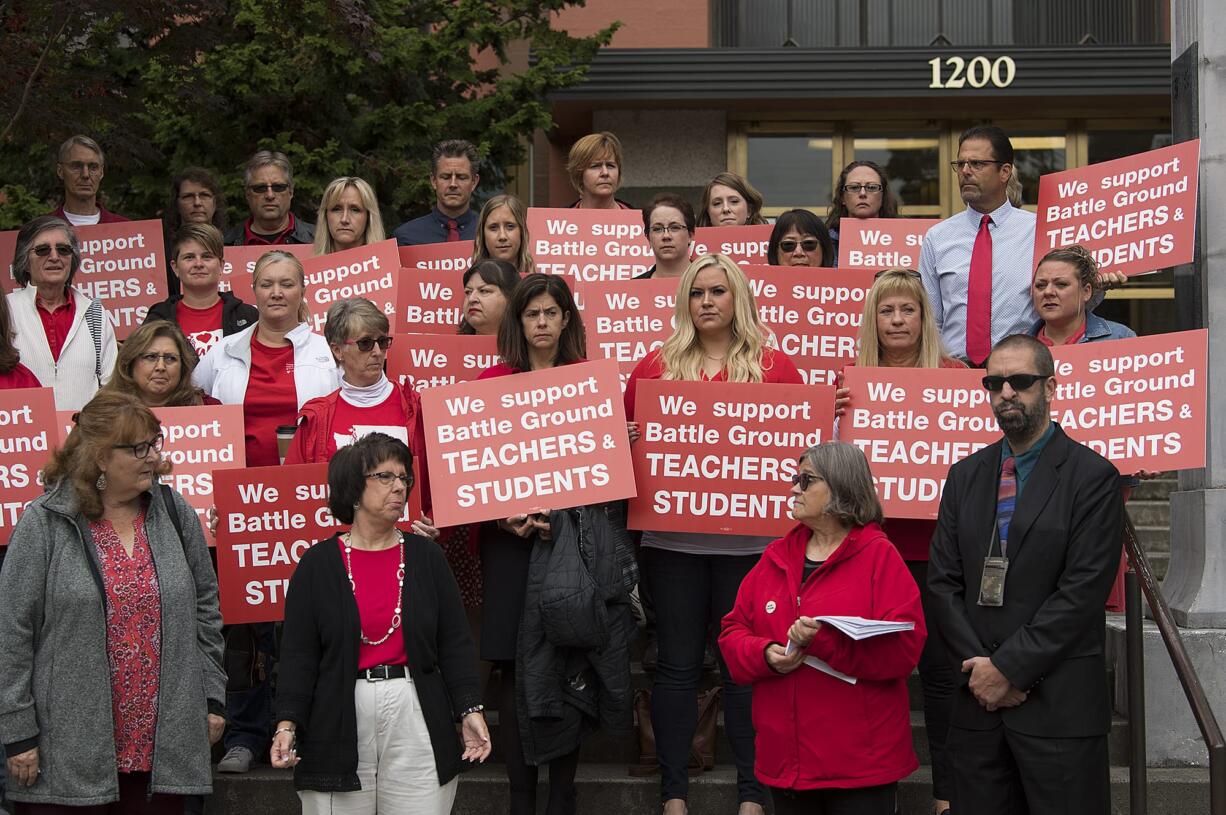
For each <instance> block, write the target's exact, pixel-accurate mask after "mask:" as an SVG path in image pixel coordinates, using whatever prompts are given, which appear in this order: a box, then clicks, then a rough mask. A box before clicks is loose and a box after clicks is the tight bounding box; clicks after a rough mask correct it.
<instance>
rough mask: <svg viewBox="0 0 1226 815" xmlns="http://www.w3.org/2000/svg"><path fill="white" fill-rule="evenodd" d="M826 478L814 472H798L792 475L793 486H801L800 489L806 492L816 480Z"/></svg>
mask: <svg viewBox="0 0 1226 815" xmlns="http://www.w3.org/2000/svg"><path fill="white" fill-rule="evenodd" d="M825 480H826V479H824V478H822V477H821V476H820V475H813V474H812V473H797V474H796V475H794V476H792V486H793V487H800V491H801V492H804V491H805V490H807V489H809V487H812V486H813V483H814V482H815V481H825Z"/></svg>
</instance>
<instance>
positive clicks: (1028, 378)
mask: <svg viewBox="0 0 1226 815" xmlns="http://www.w3.org/2000/svg"><path fill="white" fill-rule="evenodd" d="M1050 378H1051V377H1050V376H1048V375H1044V374H1013V375H1012V376H985V377H984V378H983V386H984V387H985V388H987V389H988V390H989V391H991V392H992V393H1000V392H1001V390H1002V389H1003V388H1004V387H1005V383H1006V382H1008V383H1009V387H1011V388H1013V390H1014V391H1016V392H1018V393H1021V392H1022V391H1024V390H1029V389H1030V388H1031V387H1033V386H1034V383H1036V382H1039V381H1040V380H1043V379H1050Z"/></svg>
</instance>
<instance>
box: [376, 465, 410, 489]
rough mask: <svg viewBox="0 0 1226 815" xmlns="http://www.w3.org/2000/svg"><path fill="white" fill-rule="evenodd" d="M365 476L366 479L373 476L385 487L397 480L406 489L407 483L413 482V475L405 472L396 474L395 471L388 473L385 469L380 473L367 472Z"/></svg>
mask: <svg viewBox="0 0 1226 815" xmlns="http://www.w3.org/2000/svg"><path fill="white" fill-rule="evenodd" d="M366 477H367V478H368V479H369V478H373V479H374V480H376V481H378V482H379V483H380V484H382V485H383V486H385V487H390V486H392V485H393V484H395V483H396V482H397V481H399V482H400V483H401V484H402V485H404V487H405V488H406V489H408V487H409V485H410V484H412V483H413V476H411V475H408V474H407V473H406V474H405V475H397V474H396V473H389V472H387V471H386V470H385V471H383V472H381V473H367V474H366Z"/></svg>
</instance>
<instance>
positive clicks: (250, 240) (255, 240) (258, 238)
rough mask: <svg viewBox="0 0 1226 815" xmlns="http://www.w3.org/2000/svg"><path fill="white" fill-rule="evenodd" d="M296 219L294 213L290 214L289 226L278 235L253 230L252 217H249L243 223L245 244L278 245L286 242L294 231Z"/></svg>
mask: <svg viewBox="0 0 1226 815" xmlns="http://www.w3.org/2000/svg"><path fill="white" fill-rule="evenodd" d="M295 225H296V221H295V220H294V213H292V212H291V213H290V214H289V226H287V227H285V229H282V230H281V231H280V232H278V233H277V234H276V235H261V234H259V233H258V232H252V231H251V219H250V218H248V219H247V220H246V222H244V223H243V244H244V245H246V246H276V245H278V244H282V243H285V242H286V240H285V239H286V238H288V237H289V236H290V233H291V232H293V231H294V226H295Z"/></svg>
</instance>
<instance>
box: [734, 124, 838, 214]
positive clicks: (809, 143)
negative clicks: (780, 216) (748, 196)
mask: <svg viewBox="0 0 1226 815" xmlns="http://www.w3.org/2000/svg"><path fill="white" fill-rule="evenodd" d="M832 153H833V144H832V142H831V138H830V137H829V136H805V135H795V136H750V137H749V181H750V183H751V184H753V185H754V186H755V187H757V188H758V190H759V191H760V192H761V193H762V197H763V199H764V200H765V202H766V204H765V205H766V206H767V207H788V208H790V207H814V208H818V209H824V208H825V207H827V206H828V205H829V204H830V188H831V186H832V185H833V183H834V179H833V178H831V166H830V165H831V162H832V161H833V160H834V159H833V155H832Z"/></svg>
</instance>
